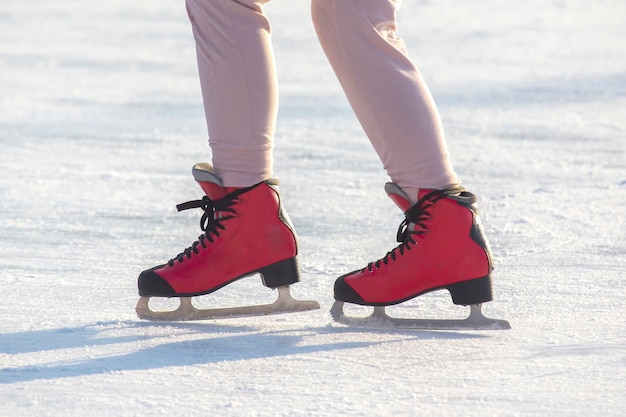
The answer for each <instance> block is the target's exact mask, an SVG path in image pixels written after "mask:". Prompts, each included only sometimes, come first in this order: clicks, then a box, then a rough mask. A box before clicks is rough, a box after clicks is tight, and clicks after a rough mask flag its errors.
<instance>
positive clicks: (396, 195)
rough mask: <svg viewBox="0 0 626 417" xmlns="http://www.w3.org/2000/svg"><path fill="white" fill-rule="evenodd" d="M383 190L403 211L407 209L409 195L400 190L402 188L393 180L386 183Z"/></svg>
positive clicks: (409, 203) (409, 205)
mask: <svg viewBox="0 0 626 417" xmlns="http://www.w3.org/2000/svg"><path fill="white" fill-rule="evenodd" d="M385 192H386V193H387V195H388V196H389V198H391V200H392V201H393V202H394V203H396V206H398V207H399V208H400V210H402V211H403V212H405V211H407V210H408V209H409V207H411V201H410V199H409V196H408V195H407V194H406V193H405V192H404V191H403V190H402V188H400V187H398V185H397V184H395V183H393V182H388V183H386V184H385Z"/></svg>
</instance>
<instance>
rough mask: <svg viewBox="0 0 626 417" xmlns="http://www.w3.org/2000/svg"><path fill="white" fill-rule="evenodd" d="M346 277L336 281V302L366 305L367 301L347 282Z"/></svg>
mask: <svg viewBox="0 0 626 417" xmlns="http://www.w3.org/2000/svg"><path fill="white" fill-rule="evenodd" d="M345 277H346V275H344V276H342V277H339V278H337V281H335V300H337V301H345V302H347V303H353V304H361V305H363V304H365V300H363V297H361V296H360V295H359V294H358V293H357V292H356V291H355V290H354V288H352V287H351V286H350V285H348V284H347V283H346V281H345Z"/></svg>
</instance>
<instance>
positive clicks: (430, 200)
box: [363, 186, 464, 272]
mask: <svg viewBox="0 0 626 417" xmlns="http://www.w3.org/2000/svg"><path fill="white" fill-rule="evenodd" d="M463 191H464V188H463V187H461V186H458V187H453V188H448V189H445V190H434V191H431V192H430V193H428V194H426V195H425V196H424V197H422V198H421V199H420V200H419V201H418V202H417V203H415V204H414V205H412V206H411V207H410V208H409V209H408V210H407V211H406V212H405V213H404V220H402V223H400V226H399V227H398V233H397V235H396V239H397V241H398V242H400V244H399V245H398V246H396V247H395V248H393V249H392V250H390V251H389V252H387V254H386V255H385V256H383V257H382V258H381V259H379V260H377V261H376V262H370V263H369V264H367V266H366V267H365V268H363V271H364V270H366V269H367V270H368V271H370V272H371V271H373V270H374V269H377V268H380V267H381V264H384V265H387V264H389V260H392V261H395V260H396V259H397V257H398V255H400V256H402V255H404V252H405V251H410V250H411V248H412V247H413V245H416V244H417V241H416V240H415V239H414V236H419V235H423V234H424V233H426V221H428V220H429V219H430V213H429V211H428V210H429V209H430V208H431V207H432V206H433V205H434V204H435V203H436V202H438V201H439V200H441V199H443V198H446V197H448V196H450V195H454V194H459V193H461V192H463ZM410 224H413V225H414V227H413V229H412V230H411V229H409V225H410Z"/></svg>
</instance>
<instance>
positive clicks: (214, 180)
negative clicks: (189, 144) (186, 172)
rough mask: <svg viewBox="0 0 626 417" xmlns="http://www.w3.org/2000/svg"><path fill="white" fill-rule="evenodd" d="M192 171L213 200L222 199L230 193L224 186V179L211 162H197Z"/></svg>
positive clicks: (203, 189)
mask: <svg viewBox="0 0 626 417" xmlns="http://www.w3.org/2000/svg"><path fill="white" fill-rule="evenodd" d="M191 173H192V174H193V177H194V179H195V180H196V181H197V182H198V185H200V188H202V191H204V193H205V194H206V195H207V196H208V197H209V198H210V199H211V200H214V201H217V200H221V199H222V198H224V196H226V194H228V190H227V189H226V188H224V187H223V186H222V181H221V180H220V179H219V178H218V177H217V175H215V173H214V172H213V167H212V166H211V165H210V164H208V163H206V162H200V163H198V164H195V165H194V166H193V168H192V170H191Z"/></svg>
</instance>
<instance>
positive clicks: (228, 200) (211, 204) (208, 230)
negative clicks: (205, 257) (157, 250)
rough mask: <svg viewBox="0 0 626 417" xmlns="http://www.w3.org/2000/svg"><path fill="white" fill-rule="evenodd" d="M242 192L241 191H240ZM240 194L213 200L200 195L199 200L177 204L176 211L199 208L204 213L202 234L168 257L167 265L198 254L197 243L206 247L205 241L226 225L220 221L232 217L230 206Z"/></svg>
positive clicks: (210, 239) (218, 233) (201, 224)
mask: <svg viewBox="0 0 626 417" xmlns="http://www.w3.org/2000/svg"><path fill="white" fill-rule="evenodd" d="M242 192H243V191H242ZM239 194H241V192H234V193H232V194H230V195H228V196H226V197H224V198H223V199H221V200H218V201H214V200H211V199H210V198H209V197H208V196H206V195H205V196H204V197H202V199H201V200H192V201H187V202H185V203H181V204H178V205H177V206H176V209H177V210H178V211H183V210H190V209H195V208H199V209H201V210H202V211H203V212H204V213H202V217H201V218H200V229H201V230H202V231H203V232H204V234H202V235H200V236H198V240H196V241H195V242H193V244H192V245H191V246H190V247H188V248H187V249H185V250H184V251H182V252H181V253H179V254H178V255H176V256H175V257H174V258H172V259H170V260H169V261H168V262H167V263H168V264H169V266H174V263H175V262H176V261H178V262H183V261H184V260H185V257H186V258H191V254H192V253H195V254H196V255H197V254H198V245H200V246H202V248H206V247H207V243H206V242H207V241H209V242H211V243H213V242H214V240H213V239H214V236H219V235H220V230H224V229H226V227H225V226H224V225H223V224H222V222H224V221H226V220H228V219H232V218H233V217H235V216H234V214H235V210H234V209H233V208H232V206H233V205H234V204H235V202H236V201H237V196H238V195H239ZM218 212H219V213H220V216H219V217H216V215H215V214H216V213H218ZM224 213H232V215H224Z"/></svg>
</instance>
